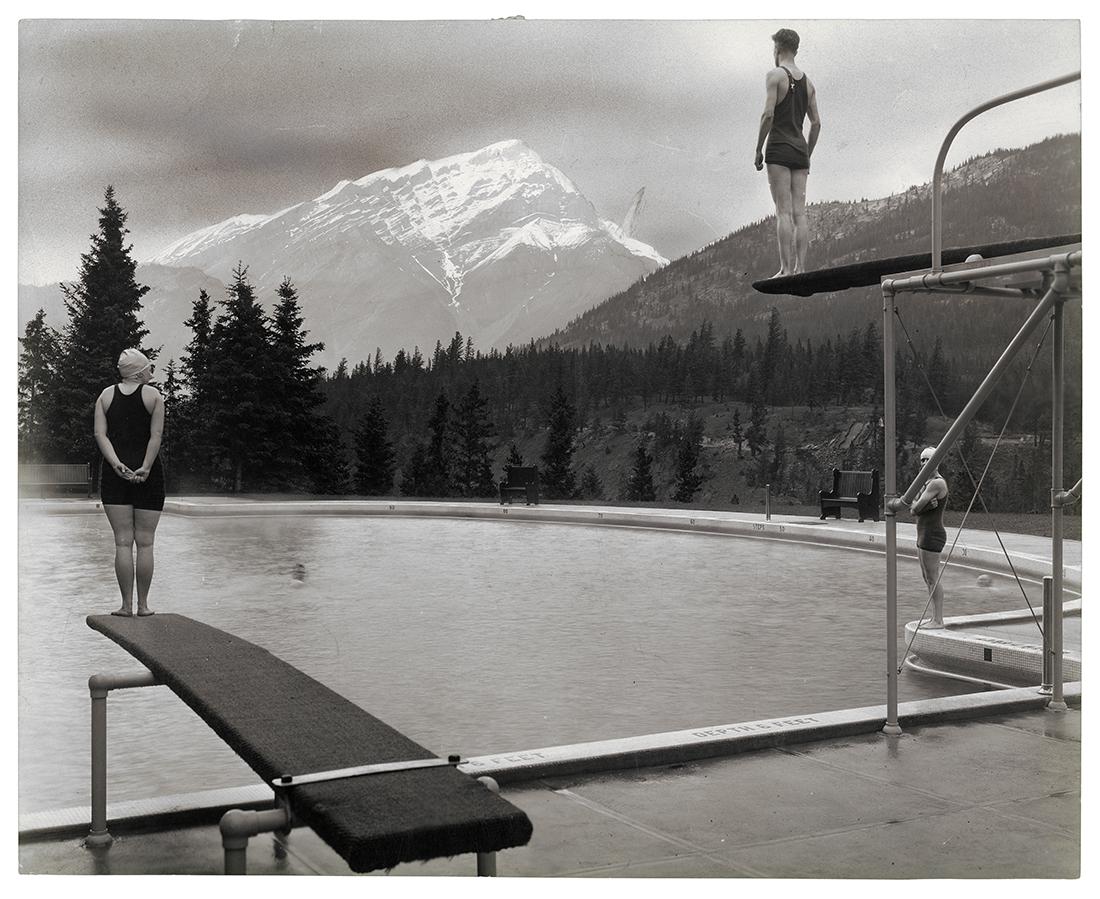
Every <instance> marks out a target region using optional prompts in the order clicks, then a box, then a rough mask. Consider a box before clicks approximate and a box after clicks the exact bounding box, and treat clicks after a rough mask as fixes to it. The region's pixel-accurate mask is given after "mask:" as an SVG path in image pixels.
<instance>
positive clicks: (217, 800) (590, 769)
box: [19, 681, 1081, 842]
mask: <svg viewBox="0 0 1100 899" xmlns="http://www.w3.org/2000/svg"><path fill="white" fill-rule="evenodd" d="M1050 699H1051V697H1050V695H1049V694H1043V693H1040V692H1039V691H1038V688H1037V687H1019V688H1014V689H1009V690H994V691H989V692H983V693H969V694H963V695H961V696H946V697H940V698H936V699H920V700H913V701H910V702H903V703H900V704H899V705H898V721H899V723H900V724H901V726H902V728H903V730H904V728H906V727H924V726H935V725H938V724H947V723H953V722H959V721H969V720H973V719H977V718H983V717H988V716H993V715H1003V714H1012V713H1016V712H1023V711H1038V710H1041V709H1045V708H1046V706H1047V705H1048V704H1049V702H1050ZM1065 699H1066V701H1067V703H1070V704H1071V705H1074V706H1077V705H1079V704H1080V703H1081V683H1080V682H1079V681H1078V682H1074V683H1068V684H1066V685H1065ZM885 722H886V707H885V705H880V706H864V707H861V708H854V709H841V710H837V711H832V712H819V713H814V714H807V715H787V716H784V717H782V718H768V719H761V720H758V721H747V722H742V723H737V724H724V725H718V726H713V727H700V728H693V729H689V730H680V731H669V732H665V733H658V734H648V735H644V736H637V737H624V738H617V739H612V740H599V741H593V742H587V743H573V744H565V745H561V746H552V747H544V748H541V749H531V750H525V751H521V752H504V753H495V754H493V755H487V756H476V757H474V758H470V759H467V760H466V761H464V762H463V763H461V764H460V765H459V769H460V770H462V771H465V772H466V773H468V774H470V775H471V776H478V777H483V776H489V777H492V778H494V779H495V780H496V781H497V782H498V783H500V784H505V785H516V784H522V783H526V782H529V781H532V780H538V779H541V778H546V777H568V776H589V775H598V774H604V773H607V774H611V773H614V772H617V771H623V770H634V769H638V768H652V767H660V766H667V765H674V764H682V763H685V762H695V761H704V760H707V759H719V758H728V757H730V756H734V755H739V754H742V753H746V752H755V751H758V750H762V749H774V748H779V747H782V746H789V745H798V744H803V743H813V742H823V741H826V740H831V739H841V738H845V737H852V736H858V735H863V734H870V733H875V732H881V730H882V727H883V725H884V724H885ZM883 736H884V739H895V738H894V737H887V736H886V735H883ZM273 800H274V792H273V791H272V790H271V789H270V787H268V786H266V785H264V784H254V785H246V786H241V787H227V788H222V789H218V790H207V791H203V792H196V793H185V794H175V795H171V796H162V797H155V798H152V799H140V800H129V801H126V802H121V803H116V804H113V805H111V806H109V807H108V820H109V822H110V826H111V827H112V828H113V829H114V830H115V831H116V832H117V833H122V832H138V831H149V830H170V829H173V828H176V827H182V826H189V825H194V824H201V823H210V822H211V821H213V820H215V819H216V818H217V817H218V816H219V815H220V814H221V813H222V812H224V811H226V810H228V809H230V808H269V807H270V806H271V804H272V802H273ZM90 823H91V814H90V809H89V808H87V807H83V806H81V807H75V808H74V807H70V808H66V809H56V810H47V811H40V812H30V813H27V814H21V815H20V816H19V841H20V842H35V841H43V840H57V839H77V838H82V837H83V836H85V835H86V834H87V831H88V828H89V827H90Z"/></svg>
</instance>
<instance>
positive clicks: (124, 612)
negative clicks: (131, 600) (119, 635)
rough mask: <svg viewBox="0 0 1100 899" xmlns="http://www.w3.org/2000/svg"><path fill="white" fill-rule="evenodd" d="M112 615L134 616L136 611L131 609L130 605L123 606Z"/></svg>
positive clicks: (120, 616)
mask: <svg viewBox="0 0 1100 899" xmlns="http://www.w3.org/2000/svg"><path fill="white" fill-rule="evenodd" d="M111 614H112V615H117V616H118V617H119V618H133V617H134V613H133V612H131V611H130V607H129V606H123V607H122V608H121V609H115V610H114V611H113V612H112V613H111Z"/></svg>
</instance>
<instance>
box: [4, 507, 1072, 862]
mask: <svg viewBox="0 0 1100 899" xmlns="http://www.w3.org/2000/svg"><path fill="white" fill-rule="evenodd" d="M34 505H35V506H37V507H39V508H45V509H46V510H47V511H51V512H59V513H67V512H73V513H75V512H89V511H94V510H95V509H96V508H97V504H96V502H95V501H94V500H91V501H88V500H63V501H36V502H34ZM165 511H166V512H168V513H169V514H173V513H174V514H180V515H188V516H204V515H257V514H260V515H264V514H284V513H285V512H288V511H294V512H298V513H305V514H339V515H356V514H359V515H396V516H417V517H419V516H433V517H453V518H481V519H499V518H500V517H502V516H504V515H507V516H508V517H509V518H510V519H512V520H515V519H520V520H530V521H545V522H559V523H583V524H599V525H605V526H619V527H653V528H664V529H675V530H686V531H698V532H703V533H716V534H737V535H741V536H750V537H756V538H763V539H782V540H796V541H809V542H813V543H818V544H822V545H831V546H838V547H846V548H850V549H860V550H864V551H871V552H879V553H881V552H883V550H884V545H885V524H884V523H883V522H872V521H867V522H863V523H859V522H857V521H854V520H841V521H836V520H832V519H830V520H828V521H820V520H817V519H811V518H806V517H795V516H783V515H772V516H771V518H770V519H768V520H765V518H764V516H763V515H751V514H747V513H723V512H710V511H706V512H700V511H690V510H678V509H635V508H620V507H598V506H565V505H542V506H537V507H525V506H505V507H501V506H498V505H496V504H495V503H432V502H412V501H404V500H398V501H381V502H379V501H356V500H351V501H337V502H315V501H302V502H264V501H256V500H237V501H229V500H225V499H222V498H216V499H215V498H208V497H193V498H173V499H172V500H170V501H169V503H166V507H165ZM955 536H956V533H955V531H954V530H953V529H949V530H948V546H949V547H950V545H951V543H952V541H954V539H955ZM1001 539H1002V540H1003V542H1004V544H1005V546H1006V548H1007V550H1008V551H1009V553H1010V554H1011V556H1012V559H1013V564H1014V565H1015V566H1016V568H1017V570H1018V571H1020V573H1021V574H1022V575H1025V576H1027V577H1030V578H1038V577H1041V576H1042V575H1044V574H1048V573H1049V571H1050V540H1049V539H1048V538H1043V537H1033V536H1028V535H1021V534H1002V535H1001ZM898 542H899V553H902V554H905V555H914V554H915V528H914V526H913V525H912V524H910V523H908V522H899V524H898ZM964 551H965V553H964ZM1064 551H1065V566H1066V567H1065V578H1066V586H1067V589H1068V590H1070V591H1074V593H1079V591H1080V589H1081V558H1082V552H1081V543H1080V541H1069V540H1067V541H1065V550H1064ZM998 560H999V564H998ZM1003 560H1004V557H1003V554H1002V553H1001V550H1000V547H999V545H998V542H997V538H996V536H995V535H994V534H993V533H991V532H985V531H975V530H969V529H968V530H967V531H966V532H965V534H964V535H963V537H962V538H961V539H960V540H959V543H958V546H957V547H956V550H955V556H954V557H953V563H958V564H963V565H968V566H971V567H973V568H974V569H975V570H976V571H981V570H995V571H1003V570H1004V569H1005V565H1004V561H1003ZM975 589H980V588H975ZM1066 599H1067V603H1066V608H1067V612H1068V617H1067V618H1066V619H1065V650H1066V652H1065V665H1066V680H1067V681H1070V680H1077V679H1078V678H1079V677H1080V665H1081V628H1080V607H1081V601H1080V599H1079V598H1077V596H1076V595H1073V596H1070V595H1067V597H1066ZM1039 611H1040V612H1041V609H1040V610H1039ZM1025 612H1026V610H1024V611H1023V612H1013V613H1000V614H998V615H987V616H971V617H970V618H950V617H949V618H948V619H947V622H946V623H947V625H948V626H947V628H945V629H944V630H942V631H938V632H937V631H928V630H925V629H924V628H922V629H921V630H920V633H919V634H918V635H917V641H914V650H916V651H919V650H920V649H921V647H922V646H923V647H924V649H925V650H926V651H928V650H930V649H931V650H932V654H933V655H934V656H935V657H936V658H937V660H938V661H939V663H940V664H941V667H943V662H944V658H948V659H950V657H951V655H952V653H953V652H954V653H955V654H956V655H957V656H958V657H959V658H960V659H965V658H967V657H969V656H972V655H974V654H975V653H986V658H987V659H988V656H989V653H987V652H986V651H987V650H988V651H995V652H996V656H995V661H996V662H997V663H999V664H1008V665H1009V666H1010V667H1011V666H1012V665H1017V666H1018V667H1019V665H1024V664H1025V662H1026V664H1027V665H1031V664H1033V662H1034V654H1035V651H1036V634H1037V629H1036V627H1035V624H1034V622H1033V621H1031V620H1030V613H1028V614H1026V615H1025ZM910 627H912V625H911V626H910ZM928 640H931V641H932V643H928V642H927V641H928ZM918 641H919V642H918ZM947 644H952V646H947ZM945 647H946V648H945ZM1039 651H1040V653H1041V648H1040V650H1039ZM1024 656H1027V659H1025V662H1018V660H1019V659H1021V658H1023V657H1024ZM1006 659H1007V660H1008V661H1006ZM1074 666H1076V667H1074ZM1071 675H1072V677H1071ZM990 682H993V681H992V680H990ZM1037 682H1038V681H1037V680H1036V683H1037ZM1066 696H1067V699H1068V700H1069V702H1070V708H1069V709H1068V710H1066V711H1054V710H1050V709H1045V708H1043V707H1042V702H1044V701H1045V700H1044V699H1043V698H1042V697H1038V698H1037V696H1036V691H1035V690H1034V689H1032V688H1029V689H1027V690H1008V691H1000V692H999V693H987V694H981V695H980V696H977V695H975V696H972V697H970V698H968V697H953V698H946V699H943V700H925V701H923V702H919V703H903V704H902V716H901V720H902V724H903V727H904V733H903V734H902V735H901V736H900V737H886V736H884V735H882V734H881V733H879V732H878V727H879V718H880V717H881V713H882V710H881V708H876V709H854V710H846V711H842V712H827V713H822V714H819V715H816V716H809V717H806V718H800V719H798V722H800V723H793V724H790V725H789V726H788V724H787V722H786V721H782V722H776V721H770V722H752V723H748V724H742V725H728V726H723V727H721V728H717V729H709V730H699V731H694V732H683V733H677V734H666V735H651V736H650V737H637V738H628V739H626V740H622V741H607V742H606V743H605V744H601V745H599V746H596V745H595V744H593V745H591V746H590V745H581V746H574V747H552V748H550V749H547V750H533V751H531V752H530V753H516V754H513V755H512V756H509V757H500V758H491V757H485V758H482V759H478V760H472V763H473V767H474V768H477V767H478V766H481V768H480V770H477V772H476V773H478V774H481V773H492V774H494V776H497V778H498V779H499V780H500V781H501V783H502V790H503V793H504V795H505V796H506V797H507V798H508V799H510V800H511V801H512V802H514V803H515V804H516V805H518V806H519V807H520V808H522V809H524V810H525V811H526V812H527V813H528V815H529V816H530V817H531V819H532V821H533V822H534V826H535V836H534V838H533V840H532V842H531V844H530V845H528V846H526V847H523V848H521V849H513V850H508V851H507V852H504V853H501V854H500V857H499V861H498V864H499V869H500V874H501V875H502V876H536V877H557V876H581V877H692V878H696V877H697V878H708V877H824V878H829V877H844V878H1000V877H1011V878H1025V877H1053V878H1072V877H1077V876H1078V875H1079V872H1080V864H1081V854H1080V846H1081V817H1080V813H1081V755H1080V741H1081V713H1080V696H1081V693H1080V684H1079V683H1075V684H1073V683H1071V684H1068V685H1067V689H1066ZM981 697H987V698H984V699H983V698H981ZM1016 698H1019V701H1018V702H1017V701H1016ZM776 730H780V731H783V732H784V734H785V736H776V735H774V732H775V731H776ZM719 744H721V745H719ZM727 744H728V745H727ZM716 746H719V749H716V748H715V747H716ZM719 750H721V751H719ZM731 753H732V754H731ZM471 773H473V772H471ZM250 789H251V790H252V792H249V790H250ZM204 796H205V798H203V797H204ZM220 800H224V802H222V801H220ZM246 800H249V801H255V802H257V803H259V804H263V803H265V802H267V801H268V800H267V798H266V797H265V796H264V795H263V794H262V788H260V792H256V788H241V790H238V791H225V795H223V796H215V795H214V794H192V795H191V796H188V797H162V798H161V799H160V800H154V801H150V803H148V804H146V807H145V809H144V811H143V807H142V804H141V803H130V804H127V807H126V808H123V807H118V808H114V807H112V809H111V810H110V817H111V820H116V819H119V818H121V819H123V820H122V821H120V824H119V826H120V827H121V830H119V831H118V833H117V836H118V839H117V840H116V842H115V844H114V846H113V847H112V848H111V849H110V850H107V851H96V852H92V851H88V850H84V849H83V848H81V847H80V839H79V834H80V833H81V832H83V830H86V822H87V817H86V816H87V811H86V810H80V809H70V810H61V811H58V812H53V813H42V814H40V815H28V816H23V817H21V818H20V832H21V845H20V849H19V865H20V870H21V871H22V872H24V873H59V874H63V873H73V874H84V873H148V874H160V873H165V874H166V873H200V872H202V873H214V872H218V871H220V869H221V865H222V853H221V843H220V837H219V834H218V830H217V826H216V823H214V822H216V820H217V818H216V816H215V815H216V814H220V810H221V809H222V808H225V807H230V806H232V805H241V804H244V801H246ZM112 829H114V828H112ZM249 869H250V871H251V872H255V873H270V874H274V873H288V874H347V873H348V870H347V867H346V865H345V864H344V862H343V861H342V860H341V859H340V858H339V857H338V856H337V855H336V854H335V853H334V852H333V851H332V850H331V849H329V848H328V847H327V846H326V845H325V844H324V843H323V842H321V841H320V840H319V839H318V838H317V837H316V836H315V835H313V834H312V833H311V832H310V831H308V830H296V831H294V833H293V834H292V835H291V837H290V840H289V844H288V846H287V847H286V851H285V852H279V853H276V852H275V851H274V844H273V838H272V837H271V836H262V837H258V838H254V840H253V848H252V850H251V851H250V853H249ZM472 873H473V859H472V858H458V859H451V860H439V861H434V862H430V863H427V864H423V865H421V864H416V865H406V866H402V867H399V868H397V869H395V870H394V871H393V872H392V876H404V875H424V876H427V875H455V876H466V875H472Z"/></svg>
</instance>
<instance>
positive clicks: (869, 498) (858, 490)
mask: <svg viewBox="0 0 1100 899" xmlns="http://www.w3.org/2000/svg"><path fill="white" fill-rule="evenodd" d="M820 494H821V520H822V521H824V520H825V516H826V515H830V514H835V516H836V517H837V518H840V510H841V509H842V508H843V507H845V506H847V507H848V508H851V509H856V510H857V512H858V513H859V520H860V521H863V520H864V519H865V518H873V519H874V520H875V521H878V516H879V509H880V508H881V507H882V488H881V487H880V486H879V480H878V469H877V468H873V469H871V471H841V470H840V469H838V468H834V469H833V489H832V490H822V491H821V492H820Z"/></svg>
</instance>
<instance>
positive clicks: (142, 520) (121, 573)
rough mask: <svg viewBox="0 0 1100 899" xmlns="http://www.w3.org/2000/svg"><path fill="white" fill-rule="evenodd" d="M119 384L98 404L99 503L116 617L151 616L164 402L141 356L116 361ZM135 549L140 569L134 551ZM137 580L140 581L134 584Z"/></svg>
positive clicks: (129, 354) (132, 353) (125, 354)
mask: <svg viewBox="0 0 1100 899" xmlns="http://www.w3.org/2000/svg"><path fill="white" fill-rule="evenodd" d="M118 373H119V376H120V377H121V380H120V382H119V383H118V384H112V385H111V386H110V387H106V388H104V390H103V392H102V393H100V395H99V398H98V399H97V400H96V402H95V439H96V443H97V444H98V446H99V451H100V452H101V453H102V454H103V462H104V464H103V466H102V467H101V471H100V476H99V498H100V502H101V503H102V504H103V511H104V512H105V513H106V514H107V520H108V521H109V522H110V523H111V530H112V531H114V537H115V576H116V577H117V578H118V588H119V591H120V592H121V593H122V606H121V607H120V608H118V609H116V610H115V611H114V612H112V613H111V614H112V615H121V616H123V617H129V616H131V615H133V614H134V610H133V603H134V581H135V579H136V581H137V614H138V615H141V616H146V615H152V614H153V612H152V610H151V609H150V608H149V587H150V585H151V584H152V581H153V538H154V536H155V535H156V531H157V524H158V523H159V522H160V513H161V510H162V509H163V508H164V470H163V468H162V466H161V461H160V455H159V454H160V441H161V435H162V434H163V432H164V400H163V398H162V397H161V395H160V393H159V392H158V391H157V389H156V388H155V387H153V386H151V385H150V384H149V382H150V381H151V380H153V363H152V362H150V361H149V359H148V358H147V357H146V356H145V354H144V353H142V352H141V351H140V350H136V349H128V350H123V351H122V354H121V355H120V356H119V357H118ZM135 544H136V546H137V565H136V567H135V564H134V546H135ZM135 574H136V578H135Z"/></svg>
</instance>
